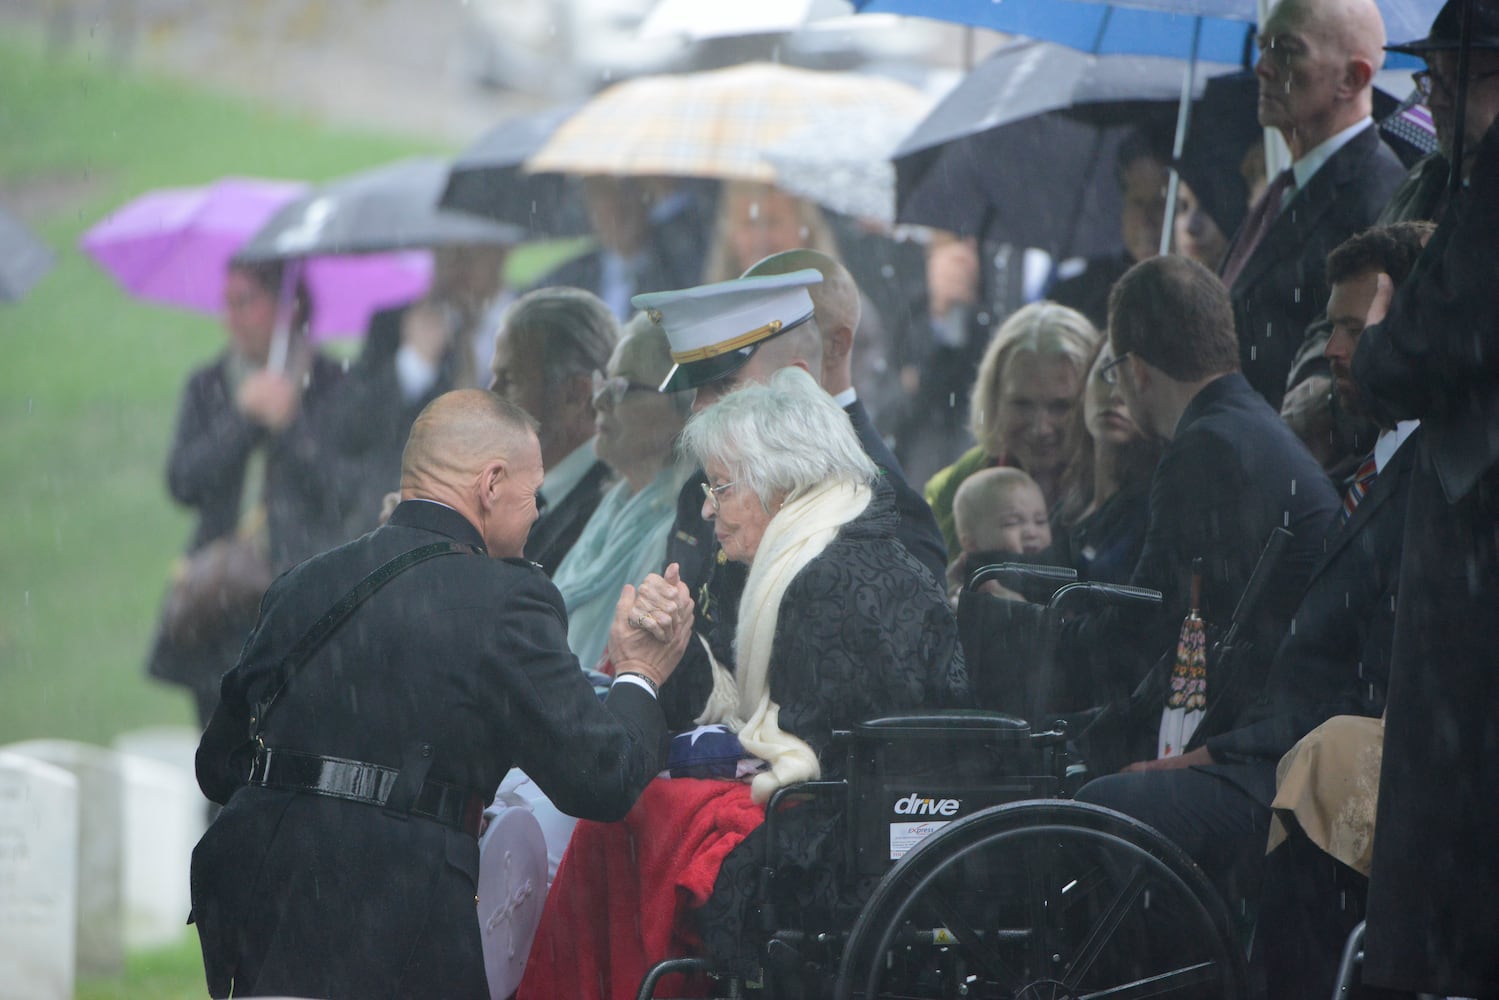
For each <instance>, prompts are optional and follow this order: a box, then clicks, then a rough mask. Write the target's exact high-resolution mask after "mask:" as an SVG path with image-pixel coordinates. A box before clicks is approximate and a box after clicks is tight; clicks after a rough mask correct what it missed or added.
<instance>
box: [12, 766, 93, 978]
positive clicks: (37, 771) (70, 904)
mask: <svg viewBox="0 0 1499 1000" xmlns="http://www.w3.org/2000/svg"><path fill="white" fill-rule="evenodd" d="M77 927H78V779H77V778H75V777H74V776H73V775H72V774H70V773H69V772H67V771H65V770H63V769H62V768H60V767H54V766H52V765H51V764H46V763H43V762H41V761H38V760H33V759H32V758H30V757H23V756H20V755H17V754H8V753H0V1000H70V998H71V997H72V996H73V969H74V960H75V955H76V943H77Z"/></svg>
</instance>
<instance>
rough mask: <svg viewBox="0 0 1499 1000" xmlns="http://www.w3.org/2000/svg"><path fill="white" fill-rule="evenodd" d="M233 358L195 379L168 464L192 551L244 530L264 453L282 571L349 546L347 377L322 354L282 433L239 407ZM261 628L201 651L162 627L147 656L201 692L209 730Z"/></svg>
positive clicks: (229, 633) (231, 625) (209, 642)
mask: <svg viewBox="0 0 1499 1000" xmlns="http://www.w3.org/2000/svg"><path fill="white" fill-rule="evenodd" d="M227 361H228V359H227V356H222V357H220V358H219V359H217V360H216V361H214V362H213V363H212V364H210V365H207V366H206V367H203V368H200V369H198V370H197V371H195V372H193V374H192V375H191V376H190V377H189V378H188V380H187V386H186V387H185V388H184V389H183V392H182V402H181V404H180V406H179V409H178V413H177V427H176V432H175V434H174V435H173V438H172V451H171V455H170V457H169V458H168V459H167V475H166V478H167V489H168V490H169V491H170V493H171V495H172V499H173V500H175V501H177V503H179V504H181V505H182V506H184V507H187V508H190V509H191V510H192V511H193V512H194V514H195V515H196V516H197V523H196V524H195V525H194V526H193V534H192V538H191V540H190V541H189V543H188V546H187V550H188V552H189V553H191V552H196V551H197V550H198V549H200V548H202V547H203V546H205V545H207V544H208V543H209V542H212V541H214V540H216V539H219V538H226V537H228V536H231V535H233V534H234V532H235V531H236V529H237V527H238V524H239V520H240V511H241V508H242V506H244V503H243V501H244V500H245V497H244V494H245V491H246V490H260V489H261V488H262V487H261V483H260V482H254V483H246V482H245V479H246V474H247V472H248V471H249V469H250V468H251V464H250V458H251V453H252V452H253V451H254V450H255V448H257V447H264V449H265V462H264V466H263V469H264V477H265V478H264V492H263V493H262V494H261V499H262V500H263V501H264V504H265V511H266V535H267V542H268V551H269V555H270V561H271V569H272V571H273V572H276V573H279V572H281V571H282V570H285V569H287V568H289V567H291V566H293V565H295V564H296V563H298V562H300V561H301V560H303V559H305V558H307V557H308V556H311V555H313V554H315V553H317V552H321V551H322V550H323V549H326V548H329V547H331V546H333V545H337V544H338V543H339V542H341V541H343V540H344V521H345V519H346V517H347V515H348V509H349V495H348V492H347V490H346V482H345V480H344V477H343V476H342V475H341V470H342V468H343V465H342V460H341V458H340V456H339V453H338V450H337V447H336V445H335V442H334V440H333V434H332V431H331V429H330V425H329V421H330V413H331V406H332V403H333V400H334V398H335V397H336V396H337V394H338V391H339V389H340V387H341V377H342V370H341V369H340V368H339V366H338V365H337V364H336V363H334V362H333V361H330V360H329V359H327V358H324V357H322V356H315V358H314V361H313V364H312V368H311V371H310V373H309V377H308V382H307V387H306V390H305V392H304V393H303V395H302V402H301V409H300V410H299V411H298V413H297V417H296V419H295V420H294V421H292V423H291V425H290V426H289V427H287V428H286V429H285V430H284V431H282V432H281V433H280V434H271V433H269V432H268V431H266V430H265V429H264V428H262V427H260V426H258V425H256V424H254V423H251V422H250V421H249V420H247V419H245V417H244V416H243V415H242V414H241V413H240V412H239V410H238V409H237V408H236V406H235V403H234V400H233V398H232V397H231V394H230V390H229V378H228V374H227V369H226V365H227ZM253 624H254V622H253V620H251V619H250V618H249V617H248V616H247V617H246V618H245V620H243V621H237V622H227V623H225V625H224V627H223V629H222V630H221V632H220V634H218V635H205V636H203V637H202V639H201V641H200V642H199V643H197V644H195V645H192V646H184V645H182V644H181V643H179V642H177V641H174V640H172V639H170V638H169V637H168V636H167V635H166V633H165V632H163V631H161V630H159V629H158V632H157V634H156V636H155V638H154V639H153V641H152V645H151V651H150V653H149V654H148V657H147V670H148V672H149V673H150V674H151V676H153V677H157V678H160V679H162V680H167V681H171V682H173V683H177V684H182V685H183V686H185V687H187V688H189V689H190V690H192V692H193V695H194V698H195V699H196V701H197V704H198V711H199V715H200V722H202V723H206V722H207V721H208V716H209V714H210V713H211V712H212V710H213V704H214V702H215V701H216V700H217V698H218V686H219V678H220V677H222V676H223V674H224V671H225V670H228V669H229V667H231V666H232V665H233V664H234V657H235V656H236V655H237V654H238V653H239V648H240V646H241V645H243V644H244V639H245V634H246V633H247V632H248V631H249V629H250V626H251V625H253Z"/></svg>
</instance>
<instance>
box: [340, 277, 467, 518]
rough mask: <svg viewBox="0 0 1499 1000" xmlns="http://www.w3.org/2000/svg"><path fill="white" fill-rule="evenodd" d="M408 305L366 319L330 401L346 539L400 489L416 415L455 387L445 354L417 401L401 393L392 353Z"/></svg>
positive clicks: (451, 363)
mask: <svg viewBox="0 0 1499 1000" xmlns="http://www.w3.org/2000/svg"><path fill="white" fill-rule="evenodd" d="M412 305H413V303H407V304H406V305H402V306H395V307H393V308H390V309H382V310H381V311H379V312H377V313H375V315H374V316H372V317H371V318H370V325H369V330H368V331H367V333H366V334H365V340H364V347H363V348H362V349H361V350H360V352H359V359H358V360H357V361H355V362H354V364H353V365H352V366H351V367H350V368H349V373H348V375H347V377H346V378H345V379H344V381H343V383H342V384H341V385H340V386H339V391H338V393H337V394H336V395H335V397H334V399H333V400H332V407H331V426H332V429H333V433H334V436H335V437H334V440H335V442H336V444H337V446H338V447H339V448H340V449H341V450H342V451H343V453H344V454H345V455H346V456H347V457H348V460H349V463H350V471H349V475H350V477H351V483H350V487H351V500H352V506H351V510H350V513H349V537H352V536H354V535H358V534H361V533H363V532H365V531H368V530H370V529H371V528H373V527H374V526H375V524H376V522H377V521H378V520H379V516H380V502H381V500H383V499H384V497H385V494H386V493H388V492H390V491H391V490H395V489H399V488H400V486H401V452H402V450H404V449H405V447H406V437H407V435H409V434H410V433H411V425H412V424H413V423H415V422H416V417H417V414H419V413H421V412H422V407H424V406H426V405H427V404H428V403H430V402H432V400H434V399H436V398H437V397H438V396H441V395H442V394H443V393H445V392H447V391H448V390H450V389H453V388H455V382H454V379H453V371H454V361H453V358H452V356H451V352H449V356H448V357H447V358H445V359H444V361H443V364H442V365H441V366H439V369H438V375H437V381H435V382H434V383H433V384H432V386H431V388H429V389H428V390H427V391H426V393H425V394H423V395H422V397H421V398H420V399H417V400H414V401H412V402H410V403H407V402H406V401H405V399H404V398H403V397H402V395H401V383H400V380H399V379H398V378H397V377H396V352H397V351H399V350H400V348H401V324H402V322H404V320H405V318H406V313H407V311H408V310H410V308H411V306H412Z"/></svg>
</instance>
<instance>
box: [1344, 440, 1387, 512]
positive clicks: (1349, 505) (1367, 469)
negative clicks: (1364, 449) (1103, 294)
mask: <svg viewBox="0 0 1499 1000" xmlns="http://www.w3.org/2000/svg"><path fill="white" fill-rule="evenodd" d="M1377 475H1379V469H1378V467H1376V466H1375V464H1374V453H1373V452H1370V453H1369V457H1368V458H1366V459H1364V464H1363V465H1360V466H1359V467H1358V471H1357V472H1355V473H1354V474H1353V482H1351V483H1349V484H1348V492H1346V493H1344V494H1343V523H1344V524H1347V523H1348V519H1349V518H1350V517H1352V516H1353V511H1354V509H1355V508H1356V507H1358V505H1359V501H1361V500H1363V499H1364V496H1365V495H1366V494H1367V493H1368V492H1369V487H1371V486H1373V485H1374V477H1375V476H1377Z"/></svg>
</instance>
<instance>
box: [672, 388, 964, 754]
mask: <svg viewBox="0 0 1499 1000" xmlns="http://www.w3.org/2000/svg"><path fill="white" fill-rule="evenodd" d="M845 412H846V413H847V414H848V416H849V421H850V423H852V425H853V428H854V433H855V434H856V435H858V438H859V443H860V444H861V445H863V446H864V451H865V453H866V454H867V455H868V456H869V457H870V459H871V460H872V461H873V462H874V464H875V465H876V466H878V467H879V468H880V471H881V473H882V474H881V476H880V483H881V484H883V485H881V486H879V487H878V488H877V490H876V492H877V493H879V492H883V491H884V490H885V489H886V488H888V489H889V490H890V492H891V495H892V503H893V505H894V509H895V512H896V517H897V520H896V525H895V539H896V541H898V542H899V543H900V544H901V545H902V546H904V547H905V549H906V551H907V552H908V553H910V554H911V555H912V556H913V557H914V558H915V559H916V561H917V563H919V564H920V565H921V566H923V567H925V568H926V570H927V572H928V573H930V574H931V575H932V579H933V580H935V581H937V582H938V583H939V585H940V584H941V582H942V581H943V580H945V579H946V572H947V567H946V555H945V553H946V548H945V547H944V546H943V543H942V534H941V532H939V531H938V529H937V520H936V518H935V517H933V516H932V509H931V507H929V506H927V502H926V500H924V499H923V498H922V497H921V495H920V494H919V493H917V492H916V491H915V490H914V489H912V488H911V484H910V483H908V482H906V477H905V473H904V472H903V471H902V470H901V467H900V463H899V462H897V461H896V460H895V456H894V455H892V454H891V453H890V449H889V447H887V446H886V444H885V440H884V438H882V437H880V434H879V431H877V430H876V429H875V426H874V423H873V421H871V420H870V419H869V414H868V412H867V411H866V410H865V409H864V407H863V405H862V404H861V403H860V402H859V401H858V400H855V401H854V402H853V403H852V404H850V405H849V406H848V407H847V408H846V409H845ZM705 482H707V477H706V476H705V475H703V474H702V473H699V474H698V475H695V476H692V477H691V478H689V479H688V480H687V482H686V483H684V484H683V485H682V491H681V493H680V494H678V496H677V516H676V520H675V521H673V523H672V527H671V534H670V535H669V536H667V542H666V562H667V564H668V565H670V564H671V563H677V564H678V566H679V567H680V570H681V574H682V580H683V582H684V583H686V584H687V588H688V590H689V591H690V592H691V593H692V596H693V600H694V601H695V602H696V605H695V607H694V609H693V614H694V616H695V617H696V619H697V622H696V630H697V633H698V634H699V635H700V636H702V637H703V639H705V640H706V641H707V642H708V643H709V644H710V645H711V646H712V647H713V653H714V655H715V656H716V657H718V659H719V660H721V661H722V662H724V663H732V662H733V661H734V629H735V625H736V623H737V621H738V617H739V596H740V594H742V593H743V591H744V580H745V577H746V576H747V574H748V572H749V570H748V567H746V566H744V565H743V564H742V563H733V562H729V561H727V560H726V559H724V558H723V552H722V550H721V549H719V547H718V542H717V540H716V539H715V538H714V537H713V522H712V521H705V520H703V515H702V510H703V483H705ZM711 685H712V675H711V674H710V673H709V670H708V659H707V657H706V656H705V655H704V654H703V651H702V649H701V647H700V646H699V645H698V644H697V643H693V644H691V645H689V646H688V647H687V653H686V655H685V656H684V657H683V659H682V664H681V666H680V667H679V668H678V670H677V672H676V673H675V674H673V675H672V678H671V680H670V681H668V682H667V686H666V689H665V690H664V691H663V692H662V703H663V704H664V705H665V706H666V714H667V718H668V719H670V720H671V723H672V727H673V728H676V729H685V728H691V725H692V722H691V720H692V719H693V718H695V717H696V716H697V715H698V714H699V713H700V712H701V711H702V706H703V704H704V702H705V701H706V700H707V698H708V693H709V691H711V690H712V687H711Z"/></svg>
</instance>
